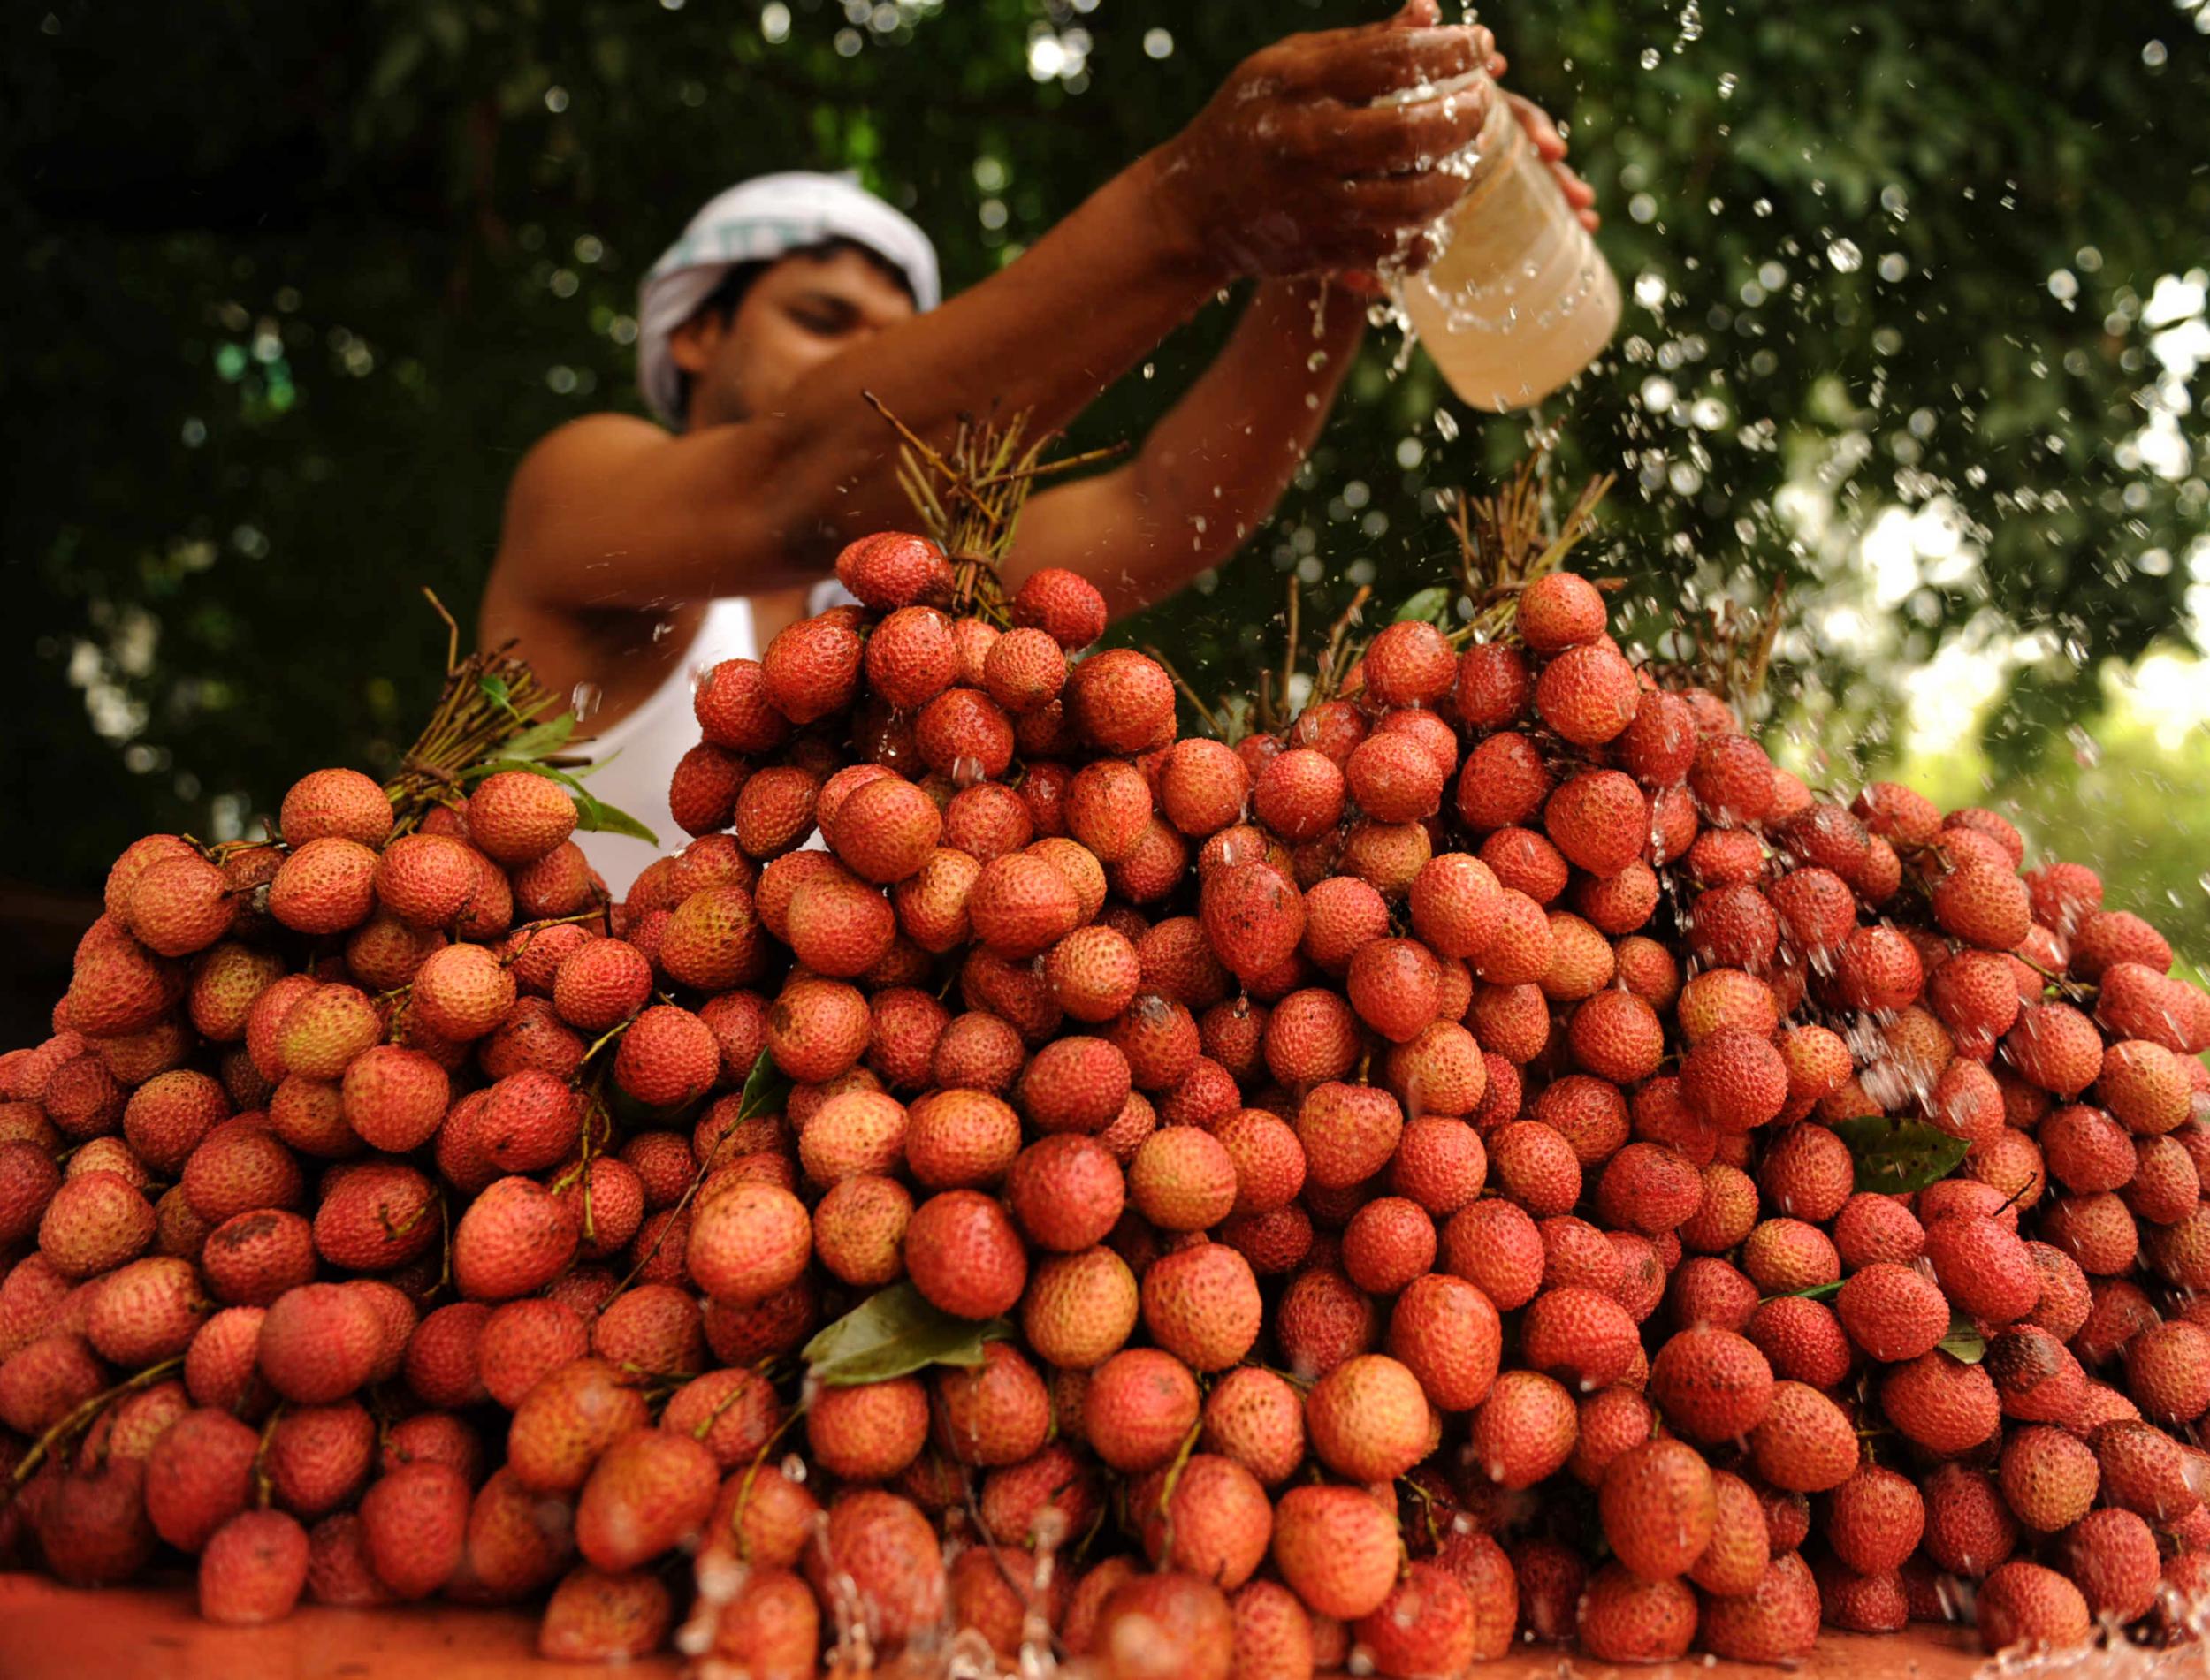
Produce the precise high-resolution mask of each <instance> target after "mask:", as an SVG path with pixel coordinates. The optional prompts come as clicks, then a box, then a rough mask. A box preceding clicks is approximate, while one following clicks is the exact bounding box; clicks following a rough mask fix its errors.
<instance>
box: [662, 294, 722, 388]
mask: <svg viewBox="0 0 2210 1680" xmlns="http://www.w3.org/2000/svg"><path fill="white" fill-rule="evenodd" d="M728 330H729V323H728V322H726V321H724V320H723V319H722V318H721V317H720V315H716V314H715V313H714V312H713V310H712V309H701V310H699V311H698V313H697V315H692V316H691V317H690V320H688V321H686V322H684V323H682V325H681V326H680V327H677V328H676V329H675V330H674V331H673V332H671V333H669V334H668V335H667V356H668V360H669V361H673V362H674V364H675V366H676V368H677V369H680V370H681V371H682V372H684V373H687V374H690V375H692V376H697V375H698V374H701V373H704V372H705V369H706V366H707V364H708V363H709V362H711V361H713V353H714V351H715V350H716V349H717V348H719V347H720V343H721V338H722V335H723V334H724V333H726V332H728Z"/></svg>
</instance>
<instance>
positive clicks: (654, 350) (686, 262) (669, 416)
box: [636, 170, 942, 427]
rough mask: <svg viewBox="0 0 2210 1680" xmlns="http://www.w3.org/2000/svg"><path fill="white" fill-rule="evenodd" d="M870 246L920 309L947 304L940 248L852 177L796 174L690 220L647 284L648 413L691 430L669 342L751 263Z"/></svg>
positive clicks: (727, 196) (744, 187)
mask: <svg viewBox="0 0 2210 1680" xmlns="http://www.w3.org/2000/svg"><path fill="white" fill-rule="evenodd" d="M823 239H850V240H851V241H852V242H853V243H854V244H856V245H864V246H865V247H867V249H869V250H870V251H873V253H874V254H875V255H877V256H880V257H881V258H882V259H883V261H885V262H888V263H889V264H890V265H891V266H892V267H893V268H895V269H896V270H898V272H899V273H901V274H903V276H904V277H905V280H906V284H907V285H909V286H910V287H911V289H912V293H913V302H914V304H915V306H916V307H917V308H922V309H933V308H935V307H936V305H937V303H938V302H939V301H940V300H941V295H942V294H941V289H940V288H941V283H940V281H939V280H938V277H937V273H936V247H934V245H932V244H930V243H929V239H928V235H927V234H926V233H924V232H921V230H920V229H919V228H918V226H917V225H915V224H914V222H913V220H912V218H911V217H908V216H906V215H905V214H904V213H903V212H902V211H900V210H896V209H892V208H891V207H890V206H889V205H888V204H886V203H884V202H883V201H881V200H880V199H879V198H877V197H876V196H875V195H874V194H873V193H870V192H869V191H867V189H866V188H865V187H864V186H860V185H859V182H858V180H857V177H855V176H851V175H819V174H815V173H812V171H805V170H793V171H789V172H787V173H784V174H780V175H762V176H758V177H757V178H756V179H752V180H749V181H744V182H742V183H740V184H739V185H737V186H732V187H731V188H729V190H728V192H726V193H723V194H720V196H719V197H718V198H715V199H713V200H711V201H709V202H708V203H707V204H706V206H705V209H702V210H700V211H699V212H698V214H697V215H696V216H694V217H691V218H690V226H688V227H686V228H685V229H684V230H683V235H682V238H681V239H677V240H676V241H675V243H674V244H673V245H671V246H669V247H667V251H666V252H665V253H664V254H663V255H661V257H660V260H659V262H655V263H654V264H652V271H651V272H650V273H648V274H647V275H646V276H645V277H644V285H643V286H642V287H640V288H639V291H638V298H637V341H636V354H637V385H638V387H639V389H640V390H641V391H643V392H644V406H645V407H648V408H650V409H651V410H652V412H653V413H654V414H657V415H659V418H660V419H662V420H663V421H665V422H667V424H669V425H671V426H677V427H680V426H681V425H682V412H681V409H682V379H681V377H680V376H678V373H677V371H676V368H675V364H674V361H673V359H672V358H671V357H670V356H669V355H668V353H667V340H668V338H669V335H671V334H672V333H674V331H675V329H676V328H678V327H680V326H682V324H683V323H685V322H686V321H688V320H690V317H691V316H692V315H696V314H697V312H698V308H699V306H700V305H701V304H703V303H704V302H705V300H707V298H709V297H711V296H712V295H713V289H714V288H715V287H716V286H718V285H720V284H721V281H722V277H724V276H725V275H727V274H728V271H729V270H731V269H732V268H734V267H735V266H736V265H737V264H738V263H741V262H773V261H774V260H775V259H776V258H777V257H780V256H784V255H788V254H789V253H790V252H792V251H795V250H797V249H799V248H801V247H804V246H808V245H814V244H818V243H819V242H820V241H821V240H823Z"/></svg>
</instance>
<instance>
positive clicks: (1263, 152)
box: [1155, 0, 1495, 276]
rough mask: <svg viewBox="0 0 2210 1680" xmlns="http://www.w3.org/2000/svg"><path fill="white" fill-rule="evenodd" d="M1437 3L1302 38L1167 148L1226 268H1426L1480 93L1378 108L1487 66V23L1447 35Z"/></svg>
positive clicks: (1189, 205) (1253, 71)
mask: <svg viewBox="0 0 2210 1680" xmlns="http://www.w3.org/2000/svg"><path fill="white" fill-rule="evenodd" d="M1435 19H1436V4H1435V0H1413V4H1409V5H1407V6H1406V10H1405V11H1404V12H1403V13H1402V14H1400V15H1399V16H1398V17H1397V18H1396V19H1391V21H1389V22H1387V23H1377V24H1368V25H1363V26H1360V27H1356V28H1350V29H1330V30H1323V31H1320V32H1318V33H1315V34H1301V35H1291V36H1289V37H1288V38H1287V39H1285V40H1283V41H1279V42H1276V43H1275V44H1274V45H1273V46H1270V47H1268V48H1266V49H1264V50H1262V51H1260V52H1257V53H1254V54H1253V55H1252V56H1251V57H1249V58H1246V59H1245V60H1244V61H1243V63H1242V64H1241V65H1238V66H1237V68H1236V70H1235V72H1234V73H1233V74H1231V76H1230V77H1229V78H1228V80H1227V81H1226V82H1225V83H1223V85H1222V87H1221V89H1220V91H1219V92H1218V93H1217V94H1215V95H1214V96H1213V99H1212V102H1211V103H1209V104H1208V105H1207V106H1206V107H1205V109H1204V110H1202V111H1200V112H1199V113H1198V115H1197V118H1196V119H1195V120H1194V121H1193V122H1192V123H1191V124H1190V125H1189V126H1188V127H1187V128H1185V129H1184V130H1183V131H1182V133H1180V134H1178V135H1177V136H1176V137H1175V138H1174V139H1173V140H1171V141H1169V142H1168V143H1167V144H1166V145H1165V146H1164V147H1162V148H1161V150H1160V152H1159V153H1158V154H1157V155H1156V157H1155V163H1156V164H1157V168H1158V173H1159V182H1160V193H1159V200H1160V209H1161V213H1162V215H1163V216H1165V217H1167V218H1168V219H1169V223H1170V227H1171V228H1172V230H1173V232H1174V235H1175V237H1176V239H1177V241H1178V242H1180V243H1182V244H1184V245H1185V247H1188V248H1191V249H1194V250H1196V251H1199V252H1201V253H1202V254H1203V255H1204V257H1205V259H1206V260H1207V261H1208V262H1211V263H1213V264H1215V266H1217V267H1218V268H1219V269H1220V270H1222V272H1223V276H1224V275H1241V274H1259V275H1294V274H1313V273H1325V272H1328V271H1330V270H1343V269H1370V268H1373V267H1375V266H1376V264H1378V263H1379V262H1382V261H1383V259H1385V258H1395V259H1398V260H1400V261H1404V262H1407V263H1409V264H1410V265H1412V266H1417V265H1418V263H1419V262H1421V260H1422V258H1423V257H1424V255H1426V253H1425V252H1424V251H1423V250H1422V249H1421V239H1422V234H1423V231H1424V230H1426V229H1427V228H1429V227H1430V226H1432V225H1433V224H1434V223H1435V222H1436V219H1437V218H1438V217H1441V216H1442V215H1443V214H1444V212H1445V211H1446V210H1448V209H1450V207H1451V206H1452V203H1454V202H1455V201H1457V199H1458V197H1459V194H1462V193H1463V192H1464V191H1465V188H1466V183H1465V179H1464V178H1463V176H1462V175H1461V174H1453V173H1452V172H1450V171H1447V170H1445V169H1444V168H1443V167H1441V165H1443V164H1444V162H1445V161H1446V160H1448V159H1449V158H1450V157H1452V155H1453V154H1455V153H1458V152H1460V151H1462V150H1464V149H1465V148H1466V147H1467V146H1468V145H1470V144H1471V143H1472V141H1473V139H1474V137H1475V135H1476V134H1477V133H1480V132H1481V124H1482V118H1483V116H1484V115H1485V114H1486V111H1487V95H1486V93H1485V90H1483V89H1482V87H1480V85H1479V84H1476V85H1475V87H1473V88H1469V89H1467V91H1465V92H1463V93H1459V94H1457V95H1452V96H1451V97H1447V98H1442V99H1423V100H1420V101H1417V102H1416V103H1411V104H1408V105H1376V104H1375V103H1374V102H1375V101H1376V100H1377V99H1382V98H1384V97H1385V96H1387V95H1391V94H1393V93H1397V92H1398V91H1400V90H1402V89H1406V88H1413V87H1420V86H1421V85H1422V84H1433V83H1437V82H1444V81H1448V80H1452V79H1454V78H1457V77H1459V76H1463V75H1466V74H1467V72H1472V71H1476V70H1479V69H1481V68H1482V67H1483V66H1484V65H1486V64H1487V63H1488V61H1489V59H1490V57H1491V56H1492V55H1493V53H1494V50H1495V43H1494V42H1493V40H1492V39H1491V38H1490V34H1489V32H1488V31H1487V30H1486V29H1482V28H1479V27H1437V26H1436V22H1435Z"/></svg>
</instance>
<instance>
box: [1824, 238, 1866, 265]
mask: <svg viewBox="0 0 2210 1680" xmlns="http://www.w3.org/2000/svg"><path fill="white" fill-rule="evenodd" d="M1826 260H1827V261H1828V262H1831V263H1833V265H1834V268H1835V270H1836V271H1837V272H1838V273H1841V274H1855V273H1856V271H1857V270H1858V269H1859V268H1860V267H1862V266H1863V262H1864V253H1863V251H1860V250H1859V249H1858V248H1857V245H1856V240H1855V239H1836V240H1834V241H1833V243H1832V244H1830V245H1829V246H1827V247H1826Z"/></svg>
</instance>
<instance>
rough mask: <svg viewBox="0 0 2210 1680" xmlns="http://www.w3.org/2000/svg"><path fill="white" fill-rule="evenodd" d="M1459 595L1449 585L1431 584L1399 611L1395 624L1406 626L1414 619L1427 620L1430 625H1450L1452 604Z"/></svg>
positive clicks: (1399, 608)
mask: <svg viewBox="0 0 2210 1680" xmlns="http://www.w3.org/2000/svg"><path fill="white" fill-rule="evenodd" d="M1457 594H1458V591H1457V590H1456V589H1452V587H1451V586H1450V585H1449V584H1447V583H1436V584H1431V585H1429V587H1428V588H1426V589H1421V591H1420V592H1419V593H1418V594H1417V595H1414V596H1413V597H1411V598H1410V599H1409V600H1407V601H1406V603H1405V604H1403V605H1402V606H1400V607H1398V609H1397V616H1396V619H1395V622H1396V623H1398V624H1405V623H1407V622H1409V621H1411V620H1414V619H1425V620H1427V621H1428V622H1429V623H1430V624H1448V623H1449V622H1450V617H1451V603H1452V600H1453V599H1455V598H1456V597H1457Z"/></svg>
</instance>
